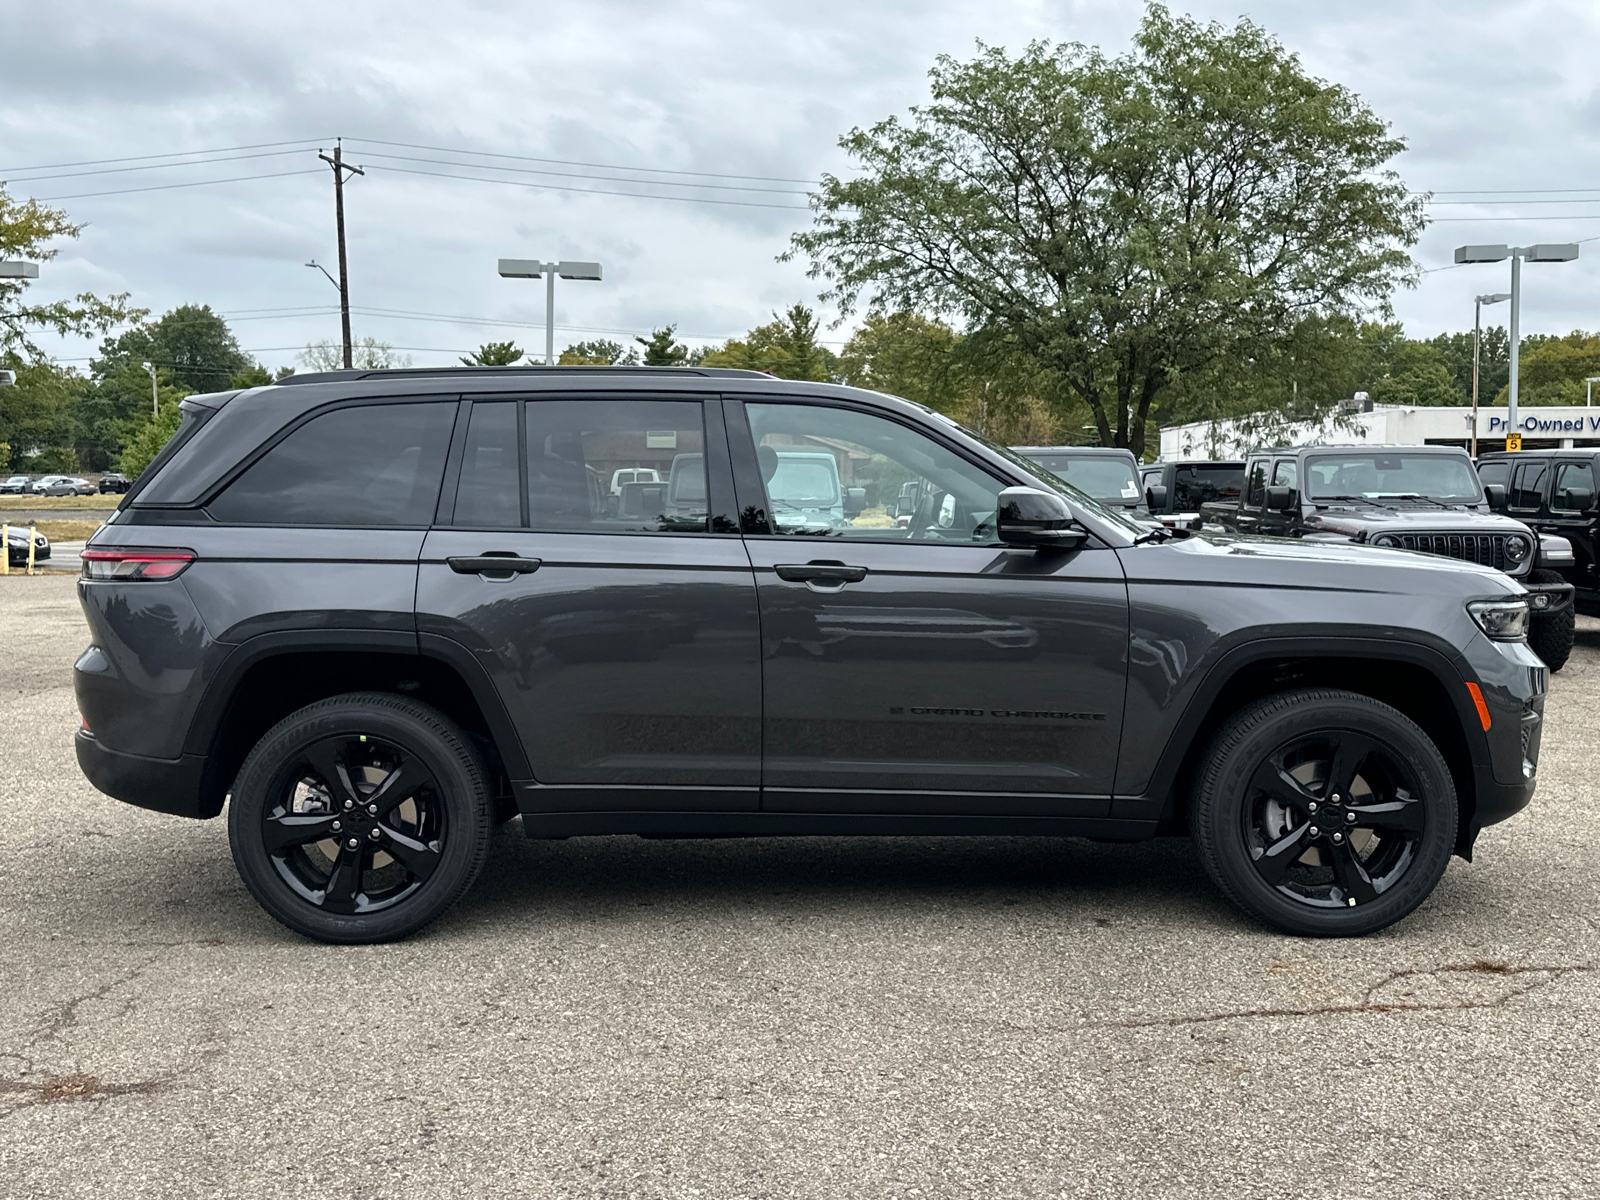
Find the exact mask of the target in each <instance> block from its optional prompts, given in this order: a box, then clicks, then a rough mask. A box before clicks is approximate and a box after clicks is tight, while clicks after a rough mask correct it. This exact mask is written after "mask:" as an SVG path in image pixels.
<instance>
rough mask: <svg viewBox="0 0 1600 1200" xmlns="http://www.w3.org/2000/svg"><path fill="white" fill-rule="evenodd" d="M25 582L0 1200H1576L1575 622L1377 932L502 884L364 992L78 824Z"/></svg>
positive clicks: (779, 893) (145, 855)
mask: <svg viewBox="0 0 1600 1200" xmlns="http://www.w3.org/2000/svg"><path fill="white" fill-rule="evenodd" d="M73 586H74V585H73V581H72V580H71V579H69V578H65V577H63V576H46V577H40V578H33V579H27V578H17V577H11V578H7V579H0V646H4V647H5V649H4V651H0V756H3V762H4V768H3V770H0V811H3V812H4V813H5V814H6V817H7V819H6V820H5V822H4V823H3V824H0V930H3V931H4V933H3V935H0V988H3V992H0V994H3V995H4V997H5V999H4V1003H3V1004H0V1194H3V1195H5V1196H7V1197H11V1198H18V1200H20V1198H25V1197H43V1196H67V1195H71V1196H105V1197H115V1198H118V1200H122V1198H131V1197H143V1196H161V1197H169V1196H170V1197H185V1198H194V1197H213V1196H217V1197H222V1196H227V1197H233V1196H238V1197H279V1196H283V1197H289V1196H293V1197H333V1198H340V1200H344V1198H351V1200H354V1198H363V1200H377V1198H384V1197H450V1198H452V1200H462V1198H464V1197H480V1196H482V1197H495V1198H499V1197H552V1198H554V1197H591V1196H594V1197H601V1196H603V1197H674V1198H676V1197H683V1198H690V1197H704V1198H723V1197H730V1198H731V1197H763V1198H764V1197H791V1196H793V1197H819V1198H820V1197H830V1198H831V1197H870V1198H872V1200H880V1198H883V1200H887V1198H891V1197H905V1198H910V1197H981V1198H985V1200H988V1198H999V1197H1046V1196H1050V1197H1054V1196H1069V1197H1080V1196H1081V1197H1122V1196H1126V1197H1141V1198H1143V1197H1151V1196H1162V1197H1164V1196H1184V1197H1188V1196H1225V1197H1324V1196H1326V1197H1339V1198H1341V1200H1358V1198H1361V1197H1373V1198H1378V1197H1414V1196H1429V1197H1432V1196H1438V1197H1447V1196H1448V1197H1457V1196H1507V1197H1510V1196H1517V1197H1525V1196H1539V1197H1555V1196H1595V1195H1597V1194H1600V1179H1597V1169H1600V1145H1597V1140H1596V1138H1595V1134H1594V1131H1595V1129H1596V1128H1597V1126H1600V1096H1597V1094H1596V1093H1597V1089H1596V1084H1597V1080H1600V1069H1597V1068H1600V1043H1597V1040H1596V1038H1595V1036H1594V1034H1593V1032H1592V1030H1593V1029H1594V1027H1595V1025H1596V1020H1597V1017H1600V978H1597V973H1600V952H1597V941H1596V927H1595V919H1596V914H1597V913H1600V904H1597V901H1600V876H1597V872H1596V870H1595V864H1596V861H1597V850H1600V821H1597V819H1596V818H1597V815H1600V813H1597V800H1600V797H1597V794H1596V790H1595V788H1594V786H1593V784H1592V783H1591V780H1592V778H1593V765H1594V758H1595V751H1596V749H1597V748H1600V621H1596V620H1592V619H1589V618H1582V619H1581V620H1580V632H1579V644H1578V648H1577V650H1576V651H1575V653H1574V655H1573V658H1572V661H1571V663H1570V665H1569V666H1568V667H1567V669H1566V670H1565V671H1563V672H1562V673H1560V674H1559V675H1557V676H1555V677H1554V679H1553V681H1552V688H1551V696H1550V703H1549V708H1548V724H1547V732H1546V734H1545V739H1544V755H1543V762H1542V765H1541V771H1540V776H1541V782H1540V789H1539V793H1538V796H1537V797H1536V798H1535V801H1534V804H1533V806H1532V807H1531V808H1530V809H1529V810H1528V811H1527V812H1525V813H1523V814H1522V815H1521V816H1520V817H1518V818H1516V819H1514V820H1513V821H1511V822H1509V823H1507V824H1504V825H1500V826H1496V827H1494V828H1491V829H1489V830H1488V831H1486V832H1485V833H1484V835H1483V837H1482V838H1481V839H1480V841H1479V843H1478V854H1477V861H1476V862H1473V863H1470V864H1469V863H1464V862H1461V861H1460V860H1455V861H1453V862H1452V863H1451V866H1450V869H1449V871H1448V873H1447V874H1446V876H1445V878H1444V881H1443V883H1442V884H1441V885H1440V887H1439V888H1438V890H1437V891H1436V892H1435V894H1434V896H1433V897H1432V898H1431V899H1430V900H1429V902H1428V903H1427V904H1425V905H1424V906H1423V908H1422V909H1420V910H1419V911H1418V912H1417V913H1415V914H1413V915H1412V916H1411V917H1410V918H1408V919H1407V920H1406V921H1404V922H1402V923H1401V924H1400V925H1399V926H1397V927H1395V928H1392V929H1390V930H1388V931H1385V932H1384V933H1381V934H1378V935H1375V936H1372V937H1368V938H1365V939H1362V940H1359V941H1309V940H1297V939H1294V938H1289V937H1284V936H1280V935H1278V934H1275V933H1273V932H1270V931H1267V930H1264V929H1262V928H1261V927H1259V926H1257V925H1255V924H1253V923H1251V922H1250V921H1249V920H1247V919H1246V918H1244V917H1243V916H1241V915H1240V914H1239V913H1237V912H1236V911H1235V910H1233V909H1232V908H1231V907H1230V906H1229V905H1228V904H1227V903H1225V902H1224V901H1223V900H1222V899H1221V898H1220V897H1219V896H1218V895H1217V894H1216V892H1215V891H1214V890H1213V889H1212V888H1211V887H1210V885H1209V884H1208V882H1207V881H1206V879H1205V877H1204V874H1203V872H1202V871H1201V869H1200V868H1199V866H1198V864H1197V862H1196V860H1195V857H1194V855H1193V853H1192V852H1191V850H1190V848H1189V845H1188V844H1187V842H1184V841H1180V840H1167V841H1161V842H1157V843H1151V844H1145V845H1137V846H1109V845H1096V844H1094V843H1090V842H1086V841H1078V840H1058V839H1042V840H1016V839H1003V838H981V839H931V838H930V839H898V840H896V839H879V838H853V839H810V838H807V839H759V840H735V841H647V840H642V839H638V838H632V837H620V838H580V839H573V840H571V841H567V842H556V843H546V842H533V841H529V840H527V839H525V838H523V837H522V836H521V833H520V830H519V826H518V824H517V823H516V822H513V823H511V824H510V825H508V826H506V827H504V828H503V829H502V830H501V831H500V832H499V833H498V834H497V836H496V838H495V841H494V843H493V846H492V851H491V855H490V860H489V864H488V867H487V869H486V870H485V871H484V874H483V876H482V878H481V880H480V882H479V883H478V884H477V886H476V887H475V888H474V889H473V890H472V892H471V893H470V894H469V895H468V896H467V897H466V899H465V900H464V901H463V903H461V904H460V905H459V906H457V907H456V908H455V909H454V910H453V911H452V912H451V913H450V914H448V915H447V916H446V917H445V918H444V919H442V920H440V921H439V922H438V923H437V924H436V925H434V926H432V927H430V929H429V930H427V931H426V932H424V933H423V934H421V935H419V936H417V937H415V938H413V939H411V940H410V941H407V942H403V943H400V944H398V945H390V946H376V947H342V948H339V947H329V946H322V945H318V944H315V943H312V942H308V941H305V940H303V939H301V938H298V937H296V936H295V935H293V934H291V933H289V932H287V931H286V930H284V929H282V928H281V927H279V926H278V925H276V924H274V923H273V922H272V921H271V920H270V919H269V918H268V917H266V916H265V914H263V913H262V912H261V911H260V910H259V909H258V908H257V907H256V905H255V904H254V903H253V902H252V901H251V899H250V898H249V896H248V895H247V894H246V892H245V890H244V888H243V887H242V886H241V884H240V883H239V881H238V879H237V877H236V876H235V874H234V870H233V864H232V861H231V859H230V857H229V853H228V845H227V834H226V829H225V827H224V823H223V822H222V821H210V822H190V821H184V820H181V819H179V818H174V817H163V816H160V815H157V814H154V813H146V812H141V811H139V810H136V809H133V808H129V807H127V806H124V805H121V804H118V803H117V802H115V801H112V800H110V799H107V798H106V797H104V796H101V795H100V794H98V793H97V792H95V791H94V790H93V789H92V788H90V787H89V785H88V784H87V783H86V782H85V781H84V779H83V778H82V777H81V775H80V774H79V772H78V768H77V765H76V763H75V761H74V759H73V755H72V749H71V733H72V730H73V728H74V727H75V726H76V724H77V716H76V709H75V706H74V703H73V698H72V692H71V687H70V681H69V669H70V666H71V663H72V661H73V659H74V658H75V657H76V655H77V653H78V652H79V651H80V650H81V649H82V647H83V644H84V643H85V640H86V635H85V630H84V627H83V623H82V620H81V618H80V616H79V615H78V611H77V605H76V601H75V598H74V595H73Z"/></svg>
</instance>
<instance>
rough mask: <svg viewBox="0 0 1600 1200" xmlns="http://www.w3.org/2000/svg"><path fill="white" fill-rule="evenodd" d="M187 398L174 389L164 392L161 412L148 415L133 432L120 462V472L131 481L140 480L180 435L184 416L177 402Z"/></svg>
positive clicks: (166, 388)
mask: <svg viewBox="0 0 1600 1200" xmlns="http://www.w3.org/2000/svg"><path fill="white" fill-rule="evenodd" d="M184 394H185V393H183V392H182V391H181V390H179V389H178V388H175V387H170V386H169V387H164V388H162V389H161V403H160V409H159V411H158V412H156V413H153V414H152V413H146V414H145V415H144V418H143V419H142V420H141V421H139V422H138V423H137V424H135V425H134V426H133V428H132V429H131V430H130V432H129V436H128V440H127V446H126V447H125V448H124V449H123V451H122V454H121V456H120V457H119V458H118V460H117V470H119V471H121V472H122V473H123V474H124V475H126V476H127V477H128V478H129V479H137V478H138V477H139V473H140V472H141V471H143V470H144V469H145V468H146V467H148V466H149V465H150V460H151V459H153V458H155V456H156V455H157V454H159V453H161V447H163V446H165V445H166V444H167V442H168V440H169V439H171V437H172V435H173V434H175V433H177V432H178V422H179V421H180V420H181V419H182V416H183V413H182V412H181V410H180V409H179V408H178V402H179V401H180V400H182V399H183V397H184Z"/></svg>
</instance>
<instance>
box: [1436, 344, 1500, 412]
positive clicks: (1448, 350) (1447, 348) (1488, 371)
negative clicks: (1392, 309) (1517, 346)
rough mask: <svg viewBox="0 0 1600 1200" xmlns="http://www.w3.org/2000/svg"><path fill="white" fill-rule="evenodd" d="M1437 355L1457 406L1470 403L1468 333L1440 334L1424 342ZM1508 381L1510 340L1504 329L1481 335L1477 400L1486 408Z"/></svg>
mask: <svg viewBox="0 0 1600 1200" xmlns="http://www.w3.org/2000/svg"><path fill="white" fill-rule="evenodd" d="M1428 344H1429V345H1430V346H1432V347H1433V348H1434V349H1435V350H1437V351H1438V352H1439V357H1440V359H1441V360H1442V361H1443V362H1444V365H1445V369H1446V370H1448V371H1449V372H1450V379H1451V381H1452V382H1453V383H1454V384H1455V387H1456V391H1457V392H1458V393H1459V394H1460V395H1461V399H1460V401H1458V403H1461V404H1470V403H1472V333H1471V331H1468V332H1466V333H1441V334H1439V335H1438V336H1436V337H1431V338H1429V339H1428ZM1510 378H1511V337H1510V335H1509V334H1507V333H1506V328H1505V326H1504V325H1495V326H1491V327H1490V328H1488V329H1485V330H1484V331H1483V333H1482V337H1481V343H1480V346H1479V350H1478V400H1479V402H1480V403H1483V404H1487V403H1489V402H1490V401H1491V400H1493V399H1494V396H1495V394H1496V393H1497V392H1499V390H1500V389H1501V388H1503V387H1505V386H1506V383H1507V382H1508V381H1509V380H1510Z"/></svg>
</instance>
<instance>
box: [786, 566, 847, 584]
mask: <svg viewBox="0 0 1600 1200" xmlns="http://www.w3.org/2000/svg"><path fill="white" fill-rule="evenodd" d="M772 569H773V571H774V572H776V573H777V576H778V578H779V579H786V580H788V581H789V582H790V583H860V582H861V581H862V580H863V579H865V578H866V577H867V569H866V568H865V567H847V566H845V565H844V563H841V562H808V563H785V564H781V565H779V566H775V567H773V568H772Z"/></svg>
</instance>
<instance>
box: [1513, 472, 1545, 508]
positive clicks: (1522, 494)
mask: <svg viewBox="0 0 1600 1200" xmlns="http://www.w3.org/2000/svg"><path fill="white" fill-rule="evenodd" d="M1548 473H1549V465H1548V464H1546V463H1543V462H1525V463H1518V464H1517V476H1516V482H1515V483H1513V484H1512V485H1511V507H1512V508H1526V509H1534V508H1538V507H1539V505H1540V503H1541V502H1542V501H1543V499H1544V481H1545V476H1546V475H1547V474H1548Z"/></svg>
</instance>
